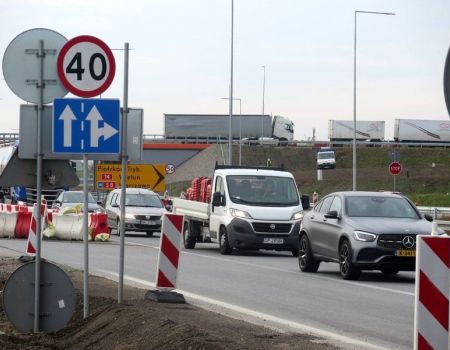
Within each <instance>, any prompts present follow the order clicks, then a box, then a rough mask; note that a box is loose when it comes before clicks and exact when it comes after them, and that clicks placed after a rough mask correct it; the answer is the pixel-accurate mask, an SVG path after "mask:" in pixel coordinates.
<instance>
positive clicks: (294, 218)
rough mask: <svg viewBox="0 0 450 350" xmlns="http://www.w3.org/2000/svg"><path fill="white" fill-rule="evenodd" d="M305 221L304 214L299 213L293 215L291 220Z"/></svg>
mask: <svg viewBox="0 0 450 350" xmlns="http://www.w3.org/2000/svg"><path fill="white" fill-rule="evenodd" d="M302 219H303V212H302V211H298V212H296V213H294V214H292V217H291V220H302Z"/></svg>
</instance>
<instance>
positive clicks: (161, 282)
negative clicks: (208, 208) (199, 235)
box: [156, 214, 184, 291]
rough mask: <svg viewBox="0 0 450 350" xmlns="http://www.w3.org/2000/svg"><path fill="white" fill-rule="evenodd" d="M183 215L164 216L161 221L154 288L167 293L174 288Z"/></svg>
mask: <svg viewBox="0 0 450 350" xmlns="http://www.w3.org/2000/svg"><path fill="white" fill-rule="evenodd" d="M183 221H184V217H183V215H176V214H164V216H163V220H162V229H161V240H160V249H159V256H158V266H157V269H156V288H157V289H158V290H163V291H169V290H172V289H175V288H176V285H177V274H178V261H179V257H180V247H181V237H182V232H183Z"/></svg>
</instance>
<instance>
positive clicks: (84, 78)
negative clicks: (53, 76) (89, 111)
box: [57, 35, 116, 97]
mask: <svg viewBox="0 0 450 350" xmlns="http://www.w3.org/2000/svg"><path fill="white" fill-rule="evenodd" d="M57 69H58V76H59V79H61V82H62V84H63V85H64V87H65V88H66V89H67V90H69V91H70V92H71V93H73V94H74V95H77V96H80V97H94V96H98V95H100V94H101V93H103V92H104V91H105V90H106V89H108V87H109V86H110V85H111V83H112V81H113V79H114V74H115V72H116V63H115V61H114V55H113V54H112V51H111V49H110V48H109V47H108V45H106V44H105V43H104V42H103V41H102V40H100V39H98V38H96V37H93V36H90V35H81V36H77V37H75V38H73V39H71V40H69V41H68V42H67V43H66V44H65V45H64V46H63V47H62V49H61V51H60V52H59V55H58V60H57Z"/></svg>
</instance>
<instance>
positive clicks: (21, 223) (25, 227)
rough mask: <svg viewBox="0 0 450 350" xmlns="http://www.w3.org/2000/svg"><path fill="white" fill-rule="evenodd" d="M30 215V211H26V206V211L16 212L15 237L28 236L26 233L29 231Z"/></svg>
mask: <svg viewBox="0 0 450 350" xmlns="http://www.w3.org/2000/svg"><path fill="white" fill-rule="evenodd" d="M31 215H32V212H28V208H27V211H19V212H18V213H17V223H16V230H15V236H16V238H28V233H29V231H30V223H31Z"/></svg>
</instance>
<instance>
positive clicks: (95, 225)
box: [89, 213, 109, 240]
mask: <svg viewBox="0 0 450 350" xmlns="http://www.w3.org/2000/svg"><path fill="white" fill-rule="evenodd" d="M89 229H90V232H91V239H92V240H94V239H95V237H96V236H97V235H99V234H101V233H108V234H109V228H108V215H106V213H92V214H89Z"/></svg>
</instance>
